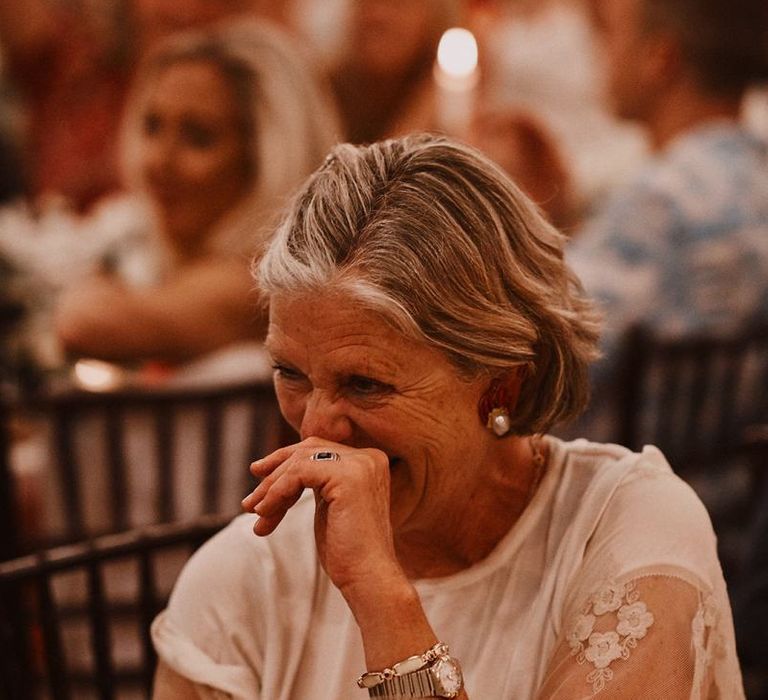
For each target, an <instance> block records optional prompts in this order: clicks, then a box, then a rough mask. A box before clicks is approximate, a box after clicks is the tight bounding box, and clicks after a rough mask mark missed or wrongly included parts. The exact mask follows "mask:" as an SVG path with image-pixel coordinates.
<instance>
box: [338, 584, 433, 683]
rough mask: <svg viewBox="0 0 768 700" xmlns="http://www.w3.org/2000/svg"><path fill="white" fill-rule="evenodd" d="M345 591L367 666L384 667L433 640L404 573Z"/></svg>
mask: <svg viewBox="0 0 768 700" xmlns="http://www.w3.org/2000/svg"><path fill="white" fill-rule="evenodd" d="M346 593H347V594H348V595H350V593H351V595H350V597H349V598H346V595H345V598H346V600H347V603H348V605H349V606H350V609H351V611H352V614H353V615H354V617H355V620H356V622H357V625H358V628H359V629H360V635H361V637H362V641H363V648H364V651H365V659H366V664H367V666H368V668H386V667H388V666H389V665H391V664H393V663H396V662H398V661H400V660H401V659H404V658H407V657H409V656H412V655H413V654H417V653H421V652H423V651H424V649H428V648H429V647H431V646H432V645H434V644H435V642H436V641H437V637H436V636H435V633H434V631H433V630H432V627H431V626H430V624H429V621H428V620H427V617H426V615H425V614H424V609H423V608H422V605H421V600H420V598H419V595H418V593H417V592H416V589H415V588H414V587H413V585H412V584H411V583H410V582H409V581H408V580H407V579H406V578H405V577H403V579H402V581H399V582H396V583H395V582H392V581H383V580H382V581H381V582H380V583H378V584H377V583H371V585H370V586H369V587H368V589H367V590H366V591H361V590H359V589H356V590H355V591H354V592H350V591H347V592H346Z"/></svg>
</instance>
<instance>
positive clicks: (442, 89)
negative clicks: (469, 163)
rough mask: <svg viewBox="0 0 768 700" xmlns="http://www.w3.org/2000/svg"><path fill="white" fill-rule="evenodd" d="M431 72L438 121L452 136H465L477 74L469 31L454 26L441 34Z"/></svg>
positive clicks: (472, 40)
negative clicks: (432, 74) (433, 75)
mask: <svg viewBox="0 0 768 700" xmlns="http://www.w3.org/2000/svg"><path fill="white" fill-rule="evenodd" d="M434 73H435V83H436V84H437V95H436V100H437V119H438V125H439V127H440V128H441V129H442V130H443V131H445V132H446V133H448V134H451V135H452V136H457V137H459V138H466V136H467V135H468V132H469V126H470V122H471V121H472V113H473V110H474V104H475V88H476V86H477V82H478V78H479V70H478V67H477V42H476V41H475V37H474V36H473V35H472V32H470V31H469V30H467V29H461V28H459V27H454V28H453V29H449V30H447V31H446V32H445V33H444V34H443V36H442V37H441V38H440V43H439V45H438V47H437V61H436V63H435V69H434Z"/></svg>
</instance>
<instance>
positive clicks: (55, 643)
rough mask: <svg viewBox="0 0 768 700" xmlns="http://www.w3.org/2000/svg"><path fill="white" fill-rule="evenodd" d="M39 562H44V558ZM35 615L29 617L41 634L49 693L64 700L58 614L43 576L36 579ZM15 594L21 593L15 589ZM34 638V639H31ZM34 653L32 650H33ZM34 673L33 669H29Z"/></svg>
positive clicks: (66, 690) (66, 692) (56, 699)
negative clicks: (36, 598)
mask: <svg viewBox="0 0 768 700" xmlns="http://www.w3.org/2000/svg"><path fill="white" fill-rule="evenodd" d="M39 561H41V562H44V561H45V559H44V558H40V559H39ZM35 582H36V584H37V586H36V593H37V597H38V600H37V614H34V613H33V614H32V615H30V618H31V620H32V623H33V625H34V628H35V629H39V630H40V631H41V632H42V638H43V640H42V641H43V650H44V654H45V662H44V663H45V673H47V676H48V679H49V683H50V692H51V696H52V697H53V699H54V700H66V699H67V698H68V697H69V679H68V678H67V674H66V661H65V655H64V647H63V645H62V643H61V629H60V627H59V613H58V610H57V609H56V606H55V605H54V600H53V591H52V587H51V581H50V579H48V578H47V577H45V576H43V575H38V576H37V577H36V581H35ZM17 593H21V591H20V590H19V589H17ZM33 638H34V637H33ZM33 653H34V648H33ZM29 670H30V671H32V672H34V669H29Z"/></svg>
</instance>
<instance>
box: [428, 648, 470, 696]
mask: <svg viewBox="0 0 768 700" xmlns="http://www.w3.org/2000/svg"><path fill="white" fill-rule="evenodd" d="M432 670H433V673H434V676H435V679H436V680H437V684H438V691H439V692H440V693H441V696H442V697H447V698H452V697H455V696H456V695H458V694H459V691H461V688H462V684H463V679H462V677H461V667H460V666H459V662H458V661H456V659H454V658H452V657H450V656H441V657H440V658H439V659H438V660H437V662H436V663H435V665H434V666H433V667H432Z"/></svg>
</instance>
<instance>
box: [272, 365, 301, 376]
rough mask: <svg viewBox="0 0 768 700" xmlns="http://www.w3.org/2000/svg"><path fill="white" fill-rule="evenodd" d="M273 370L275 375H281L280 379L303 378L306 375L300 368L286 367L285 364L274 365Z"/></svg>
mask: <svg viewBox="0 0 768 700" xmlns="http://www.w3.org/2000/svg"><path fill="white" fill-rule="evenodd" d="M272 371H273V372H274V373H275V375H277V376H278V377H280V379H288V380H296V379H303V377H304V375H303V374H302V373H301V372H299V371H298V370H295V369H293V368H292V367H286V366H285V365H281V364H274V365H272Z"/></svg>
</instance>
